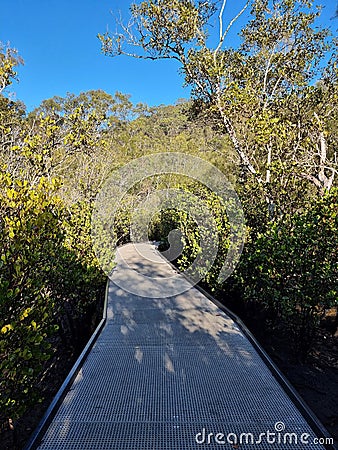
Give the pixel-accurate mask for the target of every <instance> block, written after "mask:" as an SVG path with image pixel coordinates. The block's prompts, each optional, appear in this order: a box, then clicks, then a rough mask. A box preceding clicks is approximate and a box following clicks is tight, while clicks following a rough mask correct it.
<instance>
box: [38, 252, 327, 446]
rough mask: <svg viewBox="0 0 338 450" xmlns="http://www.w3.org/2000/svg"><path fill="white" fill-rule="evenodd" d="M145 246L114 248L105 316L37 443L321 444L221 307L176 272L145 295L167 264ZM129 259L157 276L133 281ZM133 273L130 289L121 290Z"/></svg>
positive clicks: (164, 272) (165, 271)
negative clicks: (178, 287)
mask: <svg viewBox="0 0 338 450" xmlns="http://www.w3.org/2000/svg"><path fill="white" fill-rule="evenodd" d="M146 252H147V255H148V256H146V257H144V256H143V257H142V256H141V255H140V254H139V253H138V252H137V251H135V249H134V247H133V246H131V245H127V246H125V247H123V248H122V250H121V255H124V257H125V261H124V262H123V261H122V260H121V259H120V261H119V264H118V265H117V268H116V270H115V272H114V275H113V279H114V280H115V283H116V284H115V283H114V282H110V286H109V296H108V305H107V320H106V323H105V326H104V328H103V329H102V332H101V333H100V334H99V336H98V338H97V340H96V341H95V343H94V345H93V347H92V349H91V351H90V353H89V355H88V356H87V358H86V360H85V361H84V363H83V364H82V366H81V369H80V371H79V372H78V374H77V376H76V378H75V380H74V382H73V383H72V385H71V387H70V389H69V390H68V392H67V394H66V395H65V397H64V399H63V401H62V403H61V406H60V407H59V408H58V411H57V413H56V415H55V416H54V418H53V420H52V422H51V423H50V425H49V427H48V429H47V430H46V431H45V434H44V435H43V437H42V440H41V442H40V445H39V446H38V447H37V448H39V449H40V450H58V449H60V450H67V449H74V450H75V449H78V450H113V449H116V450H193V449H194V450H195V449H222V448H226V449H236V448H238V449H240V450H242V449H251V450H253V449H262V450H268V449H269V450H271V449H273V450H276V449H283V450H284V449H290V450H296V449H298V448H300V449H303V448H306V449H316V450H319V449H320V450H322V449H323V448H325V447H324V446H322V445H319V444H316V443H315V442H314V440H315V439H316V435H315V433H314V431H312V429H311V428H310V425H309V424H308V420H306V419H305V418H304V416H303V415H302V413H301V412H300V410H299V409H298V408H297V407H296V406H295V403H294V402H293V401H292V400H291V399H290V397H289V396H288V395H287V394H286V392H285V391H284V390H283V388H282V387H281V385H280V384H279V383H278V381H277V380H276V378H275V376H274V375H273V373H272V372H271V371H270V369H269V368H268V365H267V364H266V362H265V361H264V360H263V359H262V358H261V356H260V355H259V352H258V351H257V350H256V348H255V346H254V345H253V344H252V343H251V342H250V340H249V339H248V337H247V336H246V334H245V332H243V331H242V329H241V328H240V327H239V326H238V325H237V324H236V323H235V322H234V321H233V320H232V319H231V318H230V317H229V316H228V315H227V314H226V313H224V312H223V311H222V310H220V309H219V308H218V307H217V306H216V305H215V304H214V303H213V302H212V301H210V300H209V299H207V298H206V297H205V296H204V295H203V294H202V293H201V292H200V291H198V290H197V289H195V288H192V287H190V288H189V285H187V281H185V280H184V279H182V280H181V281H180V282H181V283H182V286H183V285H184V283H186V287H187V288H189V290H188V291H186V292H182V293H180V294H177V295H175V296H172V297H167V298H152V297H154V292H155V293H156V292H157V291H158V292H160V290H161V289H163V284H162V285H161V286H162V287H161V288H160V290H159V288H158V285H159V282H160V281H162V282H163V279H167V277H168V276H169V277H172V276H173V275H174V270H173V269H172V267H171V266H170V265H169V264H167V263H166V262H164V261H163V259H162V258H161V257H160V256H159V255H158V254H157V252H156V251H155V249H154V247H150V246H148V247H147V248H146ZM126 261H127V262H128V264H129V268H128V266H127V264H126ZM135 268H137V269H138V270H139V271H140V272H142V273H144V274H146V275H153V274H154V273H156V276H157V277H158V278H157V280H156V279H149V281H148V282H144V281H143V282H142V283H141V280H137V279H134V278H133V277H134V276H135V275H133V273H134V274H135V272H134V271H133V270H132V269H135ZM136 278H137V276H136ZM121 282H122V283H121ZM138 282H139V283H140V286H139V294H140V295H139V296H138V295H136V294H133V293H130V292H128V291H127V290H126V289H127V288H126V286H127V285H128V283H129V286H130V290H131V291H134V290H135V288H136V289H137V288H138V285H137V283H138ZM121 284H122V285H123V286H124V288H121V287H120V286H121ZM168 284H169V285H170V280H169V281H168ZM158 292H157V293H158ZM147 293H148V294H149V295H148V296H147V297H144V296H143V295H146V294H147ZM162 294H163V292H162ZM158 295H159V296H160V297H161V295H160V294H158ZM162 297H163V295H162ZM241 433H245V434H242V436H240V435H241ZM263 433H264V434H263ZM290 433H294V434H293V435H290ZM295 439H297V441H298V443H297V444H296V442H295ZM290 440H292V443H290V442H289V441H290ZM284 441H286V442H285V443H284ZM301 441H303V442H301ZM32 448H33V447H32Z"/></svg>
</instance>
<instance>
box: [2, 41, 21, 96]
mask: <svg viewBox="0 0 338 450" xmlns="http://www.w3.org/2000/svg"><path fill="white" fill-rule="evenodd" d="M20 64H23V59H22V58H21V57H20V56H19V54H18V52H17V50H15V49H13V48H11V47H9V46H8V45H4V44H3V43H2V42H0V94H1V93H2V91H3V90H4V89H6V87H8V86H10V85H11V84H12V82H13V80H15V79H16V77H17V72H16V71H15V67H16V66H18V65H20Z"/></svg>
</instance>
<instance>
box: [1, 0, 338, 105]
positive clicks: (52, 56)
mask: <svg viewBox="0 0 338 450" xmlns="http://www.w3.org/2000/svg"><path fill="white" fill-rule="evenodd" d="M244 3H245V1H244V0H228V7H227V11H226V13H227V16H228V17H232V16H233V15H234V13H235V12H238V11H239V9H240V8H241V5H244ZM318 3H321V4H323V5H324V6H325V9H324V12H323V17H322V22H323V23H324V24H325V25H328V26H335V28H336V27H337V23H338V20H337V19H336V20H334V21H332V20H330V18H331V17H332V16H333V15H334V13H335V10H336V6H337V5H336V0H318ZM0 4H1V8H0V41H2V42H4V43H6V42H10V44H11V46H12V47H15V48H17V49H18V50H19V53H20V55H21V56H22V57H23V59H24V60H25V65H24V66H23V67H20V68H19V70H18V72H19V78H20V82H19V83H18V84H17V83H15V84H14V85H13V86H12V87H11V91H12V92H14V93H15V95H16V98H17V99H20V100H22V101H23V102H24V103H25V104H26V105H27V108H28V110H31V109H33V108H34V107H36V106H38V105H39V104H40V102H41V101H42V100H44V99H47V98H50V97H52V96H54V95H60V96H64V95H65V94H66V93H67V92H73V93H75V94H78V93H80V92H83V91H87V90H90V89H103V90H105V91H106V92H108V93H111V94H114V93H115V92H116V91H120V92H123V93H125V94H131V100H132V101H133V102H134V103H137V102H145V103H148V104H149V105H159V104H170V103H174V102H175V101H176V100H177V99H178V98H181V97H189V92H188V91H187V89H184V88H182V81H183V79H182V77H181V76H180V75H179V74H178V63H177V62H175V61H168V60H166V61H155V62H153V61H142V60H133V59H130V58H127V57H118V58H108V57H105V56H104V55H103V54H102V53H101V51H100V50H101V49H100V42H99V40H98V39H97V38H96V35H97V33H103V32H104V31H105V30H107V27H108V28H109V29H110V30H114V28H115V25H114V19H113V16H112V13H114V12H115V13H116V12H118V11H119V10H121V12H122V15H123V16H124V17H127V14H128V6H129V4H130V2H129V1H128V0H125V1H123V0H1V1H0Z"/></svg>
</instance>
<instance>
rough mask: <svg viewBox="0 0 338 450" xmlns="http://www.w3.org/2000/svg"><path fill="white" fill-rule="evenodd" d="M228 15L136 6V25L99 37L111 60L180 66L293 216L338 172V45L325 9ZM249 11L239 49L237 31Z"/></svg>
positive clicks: (248, 7)
mask: <svg viewBox="0 0 338 450" xmlns="http://www.w3.org/2000/svg"><path fill="white" fill-rule="evenodd" d="M226 7H227V1H226V0H223V1H222V2H215V1H210V0H209V1H196V0H175V1H169V0H147V1H143V2H141V3H139V4H138V3H133V4H132V5H131V6H130V13H131V14H130V20H129V22H128V23H121V22H119V24H118V28H117V31H116V32H115V33H113V34H109V33H105V34H103V35H101V34H99V35H98V37H99V39H100V40H101V42H102V49H103V52H104V53H105V54H106V55H110V56H118V55H129V56H131V57H134V58H143V59H150V60H154V59H175V60H177V61H179V63H180V67H181V72H182V73H183V75H184V81H185V84H186V85H189V86H191V88H192V95H193V98H194V100H195V101H194V108H195V111H196V112H197V113H199V114H202V115H204V116H205V117H207V118H208V120H209V121H210V122H212V123H213V125H214V126H215V127H216V128H217V129H218V130H219V131H220V132H222V133H224V134H227V135H228V137H229V138H230V141H231V143H232V146H233V148H234V149H235V151H236V153H237V156H238V162H239V166H240V167H241V169H242V171H243V172H244V173H248V174H249V177H251V179H252V180H251V182H252V183H253V185H254V186H256V188H257V189H258V190H259V191H261V193H263V195H264V197H265V198H266V200H267V201H268V202H269V203H270V206H271V208H270V212H271V211H272V210H273V209H274V207H275V203H277V204H278V206H279V207H280V208H281V209H282V210H283V209H284V210H285V209H287V207H288V206H287V205H289V204H292V202H290V197H292V196H293V195H294V193H295V192H303V191H304V181H305V180H306V181H307V182H308V181H310V182H311V185H312V186H313V187H316V188H318V192H320V193H323V191H325V190H329V189H330V188H331V187H332V185H333V183H334V179H335V176H336V174H337V161H336V159H335V158H336V157H335V152H334V150H335V149H334V148H333V147H332V137H331V133H330V129H329V117H330V116H331V117H332V114H333V113H334V114H335V113H336V108H337V95H336V73H337V68H336V59H335V42H334V39H333V38H332V36H331V35H330V32H329V30H326V29H321V28H320V27H317V26H316V20H317V19H318V17H319V15H320V9H317V8H316V7H314V6H313V2H312V1H311V0H277V1H270V0H247V1H245V2H242V8H238V9H239V11H238V14H237V15H235V17H233V18H232V19H231V20H230V21H229V23H226V21H225V15H226V14H225V12H226ZM246 12H249V13H250V15H249V18H248V21H247V23H246V25H245V26H244V28H242V30H239V31H240V36H241V44H240V45H238V46H237V47H236V48H234V47H232V46H231V42H229V32H230V30H231V28H232V27H234V26H235V24H236V21H237V20H238V19H239V17H240V16H243V15H244V13H246ZM215 20H216V22H217V23H218V33H217V36H215V33H214V32H213V30H212V24H213V23H214V22H215ZM328 55H331V60H330V61H331V62H330V63H329V65H328V66H327V68H326V69H325V71H323V61H325V58H327V57H328ZM324 72H325V73H324ZM316 80H317V81H319V80H322V85H320V83H319V84H318V85H316V84H315V81H316ZM307 189H309V190H310V191H311V190H313V189H312V188H311V186H310V187H308V188H307ZM283 193H286V194H285V195H284V194H283ZM286 200H288V201H286Z"/></svg>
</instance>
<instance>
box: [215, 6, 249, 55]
mask: <svg viewBox="0 0 338 450" xmlns="http://www.w3.org/2000/svg"><path fill="white" fill-rule="evenodd" d="M250 3H251V0H247V2H246V4H245V5H244V6H243V8H242V9H241V10H240V12H239V13H238V14H237V15H236V16H235V17H234V18H233V19H231V21H230V23H229V25H228V26H227V28H226V30H225V31H224V33H223V34H222V32H223V23H222V22H223V13H224V8H225V4H226V0H223V4H222V8H221V11H220V14H219V20H220V38H219V43H218V45H217V47H216V49H215V52H214V56H216V54H217V53H218V52H219V50H220V49H221V47H222V45H223V42H224V40H225V38H226V36H227V34H228V33H229V31H230V29H231V27H232V26H233V24H234V23H235V22H236V20H238V19H239V18H240V16H241V15H242V14H243V13H244V11H245V10H246V9H247V7H248V6H249V4H250Z"/></svg>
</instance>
